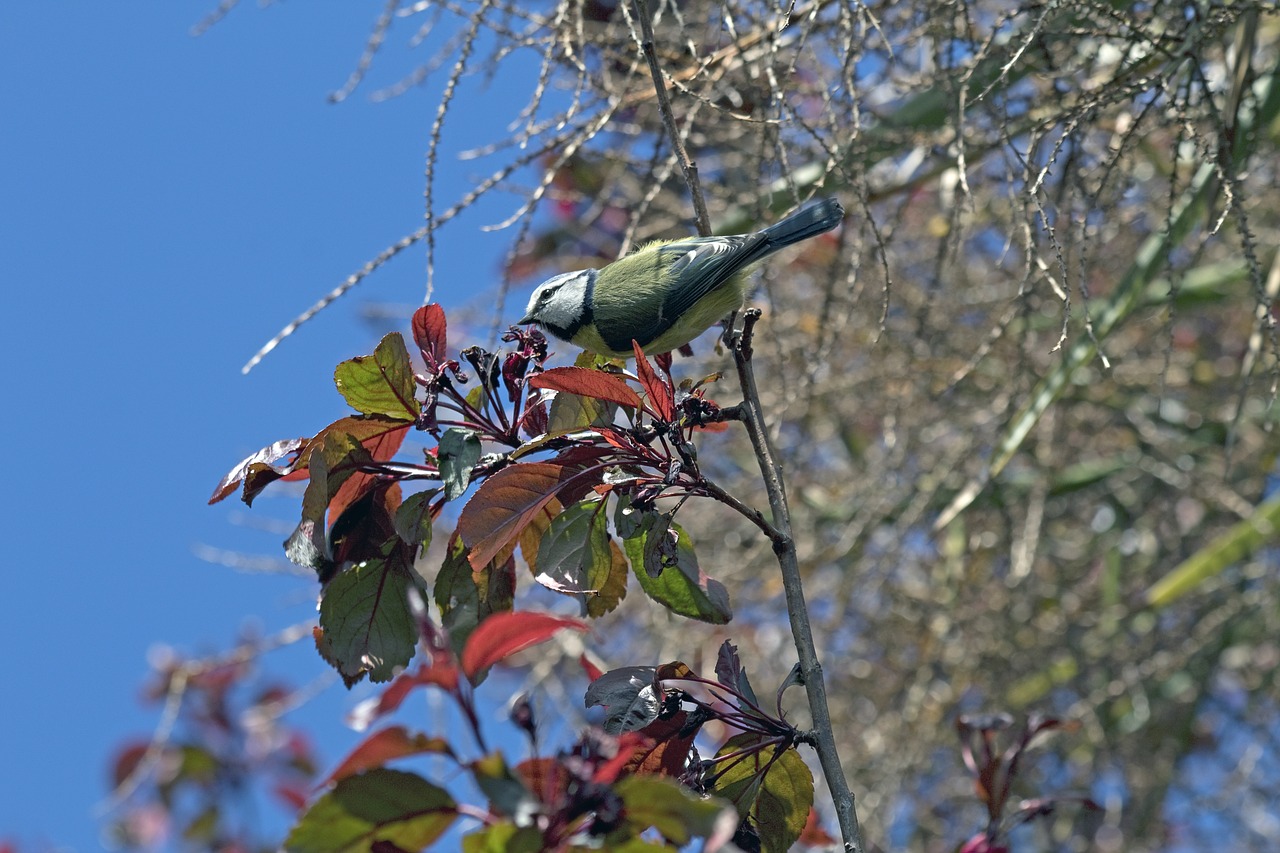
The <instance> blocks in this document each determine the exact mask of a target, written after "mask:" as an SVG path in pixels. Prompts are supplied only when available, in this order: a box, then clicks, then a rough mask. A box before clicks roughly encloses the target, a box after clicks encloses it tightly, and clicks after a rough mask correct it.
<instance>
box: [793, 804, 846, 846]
mask: <svg viewBox="0 0 1280 853" xmlns="http://www.w3.org/2000/svg"><path fill="white" fill-rule="evenodd" d="M796 840H797V841H798V842H800V843H801V844H804V845H807V846H809V847H821V848H823V849H826V848H828V847H831V846H832V845H834V844H835V843H836V842H837V841H839V840H840V839H838V838H834V837H832V835H831V833H829V832H827V831H826V830H825V829H823V828H822V821H821V820H820V819H819V818H818V810H817V809H815V808H814V807H813V806H810V807H809V817H808V819H807V820H806V821H805V822H804V829H803V830H801V831H800V837H799V838H798V839H796Z"/></svg>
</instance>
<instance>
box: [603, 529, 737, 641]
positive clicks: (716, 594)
mask: <svg viewBox="0 0 1280 853" xmlns="http://www.w3.org/2000/svg"><path fill="white" fill-rule="evenodd" d="M669 530H670V531H672V532H674V533H675V535H676V540H675V549H674V556H675V562H674V563H673V564H672V565H670V566H667V567H666V568H665V569H664V571H663V572H662V574H660V575H659V576H658V577H656V578H655V577H650V576H649V573H648V572H647V571H645V568H644V566H645V560H646V550H648V551H649V552H650V554H652V553H654V552H655V551H656V549H654V548H652V547H651V545H650V543H648V542H647V540H648V539H649V537H650V535H651V534H652V535H663V536H666V535H667V530H665V529H664V530H662V531H661V532H660V534H653V532H652V531H646V532H644V533H642V534H638V535H636V536H633V537H631V538H630V539H627V540H626V541H624V542H623V547H624V548H625V549H626V552H627V559H628V560H630V561H631V569H632V571H633V572H634V573H635V576H636V578H637V579H638V580H639V581H640V586H641V588H643V589H644V591H645V593H646V594H647V595H648V596H649V597H650V598H652V599H653V600H654V601H657V602H658V603H660V604H662V605H663V606H665V607H666V608H668V609H669V610H671V611H672V612H674V613H678V614H680V615H681V616H688V617H689V618H691V619H699V620H701V621H703V622H710V623H712V624H713V625H723V624H725V623H727V622H728V621H729V620H730V619H732V618H733V609H732V607H730V605H729V593H728V591H726V590H725V588H724V585H723V584H722V583H720V582H719V581H717V580H715V579H714V578H710V577H708V576H707V575H705V574H703V573H702V570H701V569H700V568H699V567H698V558H697V557H696V556H695V555H694V553H693V543H692V542H691V541H690V539H689V535H688V534H687V533H685V532H684V530H683V529H682V528H681V527H680V525H678V524H676V523H674V522H672V523H671V524H670V526H669Z"/></svg>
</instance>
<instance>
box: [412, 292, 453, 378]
mask: <svg viewBox="0 0 1280 853" xmlns="http://www.w3.org/2000/svg"><path fill="white" fill-rule="evenodd" d="M410 325H411V327H412V329H413V341H414V343H416V344H417V345H418V349H420V350H421V351H422V357H423V358H424V359H426V360H427V363H428V365H427V366H428V367H432V368H434V367H437V366H439V365H443V364H444V363H445V361H447V359H448V336H447V335H446V330H447V324H446V322H445V316H444V309H443V308H441V307H440V306H439V305H437V304H435V303H434V302H433V303H431V304H430V305H423V306H422V307H421V308H419V309H418V310H417V311H414V312H413V320H412V322H411V323H410Z"/></svg>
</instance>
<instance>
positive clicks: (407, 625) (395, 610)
mask: <svg viewBox="0 0 1280 853" xmlns="http://www.w3.org/2000/svg"><path fill="white" fill-rule="evenodd" d="M407 550H408V549H406V548H405V547H404V546H403V545H402V544H401V543H400V541H399V539H392V540H391V541H389V542H387V543H386V544H385V545H383V548H382V553H383V556H382V558H380V559H375V560H365V561H364V562H361V563H357V564H356V565H354V566H352V567H351V568H349V569H347V570H345V571H343V572H339V573H338V574H337V575H335V576H334V578H333V580H331V581H329V585H328V586H326V587H325V589H324V593H323V597H322V598H321V599H320V627H321V628H322V629H323V630H324V639H325V643H326V648H325V651H326V653H327V656H328V657H329V661H330V663H332V664H333V665H334V667H336V668H337V670H338V672H339V673H340V674H341V675H342V677H343V679H344V680H345V681H347V682H348V684H350V683H354V682H355V681H358V680H359V679H360V678H361V676H362V675H363V674H364V673H366V672H367V673H369V678H370V680H372V681H390V680H391V678H392V677H393V676H394V675H395V670H396V668H397V667H402V666H405V665H407V664H408V663H409V661H410V659H412V658H413V651H414V647H415V645H416V644H417V641H418V628H417V623H416V622H415V621H414V619H413V615H412V614H411V613H410V612H409V597H408V596H409V587H410V586H412V585H414V584H415V583H416V581H415V578H416V577H417V575H415V574H414V573H413V571H412V569H411V567H410V566H409V558H408V557H407V556H406V551H407Z"/></svg>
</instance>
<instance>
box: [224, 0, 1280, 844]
mask: <svg viewBox="0 0 1280 853" xmlns="http://www.w3.org/2000/svg"><path fill="white" fill-rule="evenodd" d="M225 11H226V9H223V10H220V13H221V12H225ZM1275 12H1276V7H1275V4H1274V2H1269V0H1254V1H1253V2H1246V0H1241V2H1222V3H1209V2H1192V3H1186V2H1182V3H1170V2H1152V3H1128V2H1102V0H1095V2H1037V3H1031V2H1028V3H1010V2H982V0H977V1H976V2H959V3H936V2H922V1H921V0H916V2H908V3H878V2H870V3H860V2H849V0H812V2H790V3H788V2H778V3H756V2H739V0H728V1H727V2H722V3H706V2H701V0H687V2H679V0H647V2H640V1H638V2H635V3H628V2H611V0H581V2H569V0H564V1H563V2H559V3H555V2H547V3H527V2H496V0H495V2H485V0H481V2H461V0H450V2H417V3H409V2H400V0H390V2H389V3H388V4H387V5H386V8H385V10H384V12H383V14H382V15H381V16H380V17H379V18H378V20H377V21H376V23H375V24H374V29H373V32H372V34H371V35H370V37H369V39H368V44H367V49H366V53H365V55H364V56H363V57H362V58H361V59H360V60H359V61H358V63H357V64H356V68H355V71H354V72H353V74H352V77H351V79H350V80H349V81H348V82H347V83H346V84H345V85H344V86H343V87H342V88H341V89H340V90H339V91H338V92H336V93H335V94H334V98H335V99H337V100H341V99H343V98H346V97H348V96H353V95H354V94H356V93H360V92H362V91H364V90H368V91H371V92H373V97H375V98H388V97H393V96H406V97H410V96H412V94H413V92H414V91H415V89H416V87H418V86H419V84H421V83H422V82H423V81H424V80H428V79H443V80H445V85H444V88H443V92H444V94H443V97H442V99H441V100H440V101H439V103H438V105H436V107H435V109H434V112H429V113H428V115H427V118H425V119H424V123H426V124H427V131H426V132H425V133H424V139H425V140H427V141H426V143H425V146H424V147H425V181H424V192H425V201H424V209H425V221H424V223H423V224H422V226H421V228H420V229H417V230H416V231H414V232H413V233H410V234H408V235H407V236H406V237H404V238H403V239H402V240H400V241H399V242H397V243H394V244H393V245H391V246H390V247H389V248H388V250H387V251H386V252H385V253H384V254H383V255H382V256H380V257H379V258H376V259H374V260H372V261H371V262H370V265H369V266H368V267H367V268H366V270H365V271H364V272H362V273H361V274H358V275H357V276H353V277H352V279H350V280H349V281H348V282H347V283H346V284H344V285H343V286H342V287H340V288H339V292H341V291H345V289H346V288H348V287H349V286H351V285H352V284H354V283H356V282H357V281H359V280H360V279H361V278H363V276H364V275H365V274H367V273H369V272H372V271H373V270H375V269H376V268H377V267H379V266H381V264H382V263H384V262H385V261H386V260H388V259H389V258H390V257H392V256H394V255H395V254H397V253H399V252H400V251H403V250H404V249H407V248H408V247H410V246H418V245H420V246H424V247H425V249H426V251H427V252H428V253H429V255H434V253H437V252H441V251H444V249H443V248H442V247H441V244H440V243H438V242H436V235H437V234H438V233H440V232H441V229H445V228H447V227H448V225H449V223H450V221H451V220H452V219H453V218H454V217H455V216H456V215H457V213H458V212H459V211H461V210H463V209H465V208H466V207H467V206H469V205H471V204H472V203H473V202H474V201H475V200H476V199H477V198H478V197H480V196H482V195H484V194H487V193H502V194H507V195H508V196H509V197H510V198H512V199H513V200H514V201H513V202H512V204H511V213H510V218H509V219H508V220H507V221H506V222H503V223H501V224H502V225H504V226H511V228H512V231H511V233H512V241H511V247H512V248H511V254H510V257H509V258H508V259H507V263H506V264H505V270H506V272H507V274H508V281H507V282H506V283H505V284H501V285H499V283H497V282H495V284H494V287H495V290H498V291H500V293H501V297H500V304H502V302H505V300H506V296H507V290H508V289H509V288H511V287H514V286H515V285H516V284H521V285H523V284H527V283H528V282H529V280H530V279H531V278H537V277H538V275H539V274H546V275H550V274H552V273H554V272H558V271H560V270H564V269H574V268H578V267H583V266H599V265H601V264H603V263H606V262H608V261H611V260H613V259H615V258H617V257H618V256H619V255H620V254H623V253H626V252H627V251H629V250H631V249H632V248H633V247H635V246H637V245H639V244H642V243H644V242H645V241H647V240H650V239H653V238H656V237H672V236H685V235H688V234H690V233H692V232H693V231H694V230H695V228H696V223H697V221H698V219H699V218H700V216H699V210H698V207H699V202H698V201H697V200H699V199H700V200H703V201H702V203H704V204H705V210H706V215H707V217H708V221H709V224H710V226H711V227H712V228H713V229H714V230H715V231H717V232H719V233H735V232H740V231H744V230H748V229H749V228H750V227H751V226H753V225H754V224H756V223H767V222H771V221H775V220H776V219H777V218H778V217H779V216H780V215H781V214H782V213H783V212H785V211H787V210H790V209H792V208H794V207H795V206H796V205H798V204H799V203H801V202H803V201H805V200H807V199H809V198H811V197H813V196H815V195H835V196H837V197H839V198H840V200H841V201H842V202H843V204H844V207H845V209H846V210H847V211H848V212H849V215H848V217H847V219H846V221H845V225H844V228H843V229H842V230H841V232H840V234H839V237H838V238H832V239H829V240H821V241H819V240H815V241H812V245H811V246H810V247H809V249H808V250H807V251H806V252H805V253H804V254H803V255H799V254H796V253H792V254H789V255H782V256H779V259H778V260H777V261H775V262H773V263H771V265H770V266H769V267H768V269H767V270H766V271H765V273H764V275H763V276H762V279H761V288H760V292H759V296H758V299H757V302H758V303H760V304H763V305H764V306H766V314H765V318H764V320H763V321H762V322H761V323H760V325H759V327H758V328H757V329H756V346H757V349H758V351H759V356H760V358H761V359H762V363H761V364H759V366H758V371H759V373H760V375H761V379H760V384H761V392H762V394H763V395H764V398H765V399H764V400H763V403H764V406H763V408H764V411H765V413H766V415H767V416H768V417H769V418H770V419H771V424H770V426H771V428H772V429H773V430H774V434H775V436H776V437H777V445H778V451H779V453H780V455H781V462H782V466H783V468H784V469H785V470H786V473H787V478H788V482H789V483H790V484H791V492H792V515H793V518H792V523H793V526H794V535H795V540H796V542H797V543H798V547H799V557H800V562H801V567H802V570H803V571H804V573H805V575H806V584H808V590H809V598H810V603H811V605H812V607H813V609H814V615H815V619H816V620H817V624H816V627H817V635H818V643H819V646H820V651H821V653H822V657H823V660H824V661H826V662H827V663H826V676H827V680H828V687H829V690H830V693H831V699H832V702H833V712H834V713H835V715H836V717H837V722H836V724H835V731H836V734H837V739H838V740H839V741H840V748H841V755H842V757H843V758H844V760H845V762H846V765H847V767H846V770H847V774H848V777H849V779H850V783H851V786H852V787H853V788H854V790H855V793H856V794H857V795H858V802H859V816H860V818H861V819H862V821H863V824H864V827H865V832H866V835H867V837H868V838H869V839H883V841H882V843H883V845H884V846H885V847H886V848H892V849H918V850H942V849H946V848H945V847H944V844H945V842H946V840H947V839H950V840H951V841H952V842H954V839H956V838H958V837H963V836H962V834H961V833H962V828H963V827H966V826H973V825H974V823H975V821H976V820H978V819H979V817H980V813H979V812H978V811H975V810H974V809H975V807H974V806H973V804H972V802H971V801H970V800H969V798H968V797H969V788H968V786H967V785H968V783H966V782H965V781H964V780H963V777H962V775H961V773H960V766H959V761H958V759H957V758H956V750H955V733H954V727H953V720H954V718H955V716H956V714H957V713H959V712H965V711H978V710H984V709H1000V710H1005V711H1009V712H1012V713H1015V714H1022V713H1025V712H1027V711H1030V710H1032V709H1043V710H1046V711H1050V712H1052V713H1054V714H1056V715H1058V716H1061V717H1063V718H1067V719H1071V720H1075V721H1078V722H1079V723H1080V724H1081V729H1080V731H1079V732H1078V733H1077V734H1075V735H1074V736H1072V737H1069V738H1061V739H1060V740H1059V741H1057V742H1056V743H1055V746H1056V751H1054V752H1053V755H1052V758H1051V759H1049V760H1046V761H1044V762H1042V764H1041V766H1039V767H1038V769H1037V773H1036V774H1034V776H1033V778H1030V779H1028V780H1025V781H1026V784H1027V786H1028V792H1035V791H1037V790H1044V789H1046V788H1051V789H1053V790H1059V791H1078V792H1082V793H1085V794H1088V795H1090V796H1093V797H1094V798H1095V799H1097V800H1098V801H1099V802H1100V803H1101V804H1102V805H1103V806H1104V811H1103V813H1102V815H1101V816H1100V817H1099V816H1096V815H1095V816H1081V815H1079V814H1074V813H1073V814H1064V815H1061V816H1057V817H1055V818H1054V821H1051V822H1050V823H1049V824H1048V825H1047V826H1048V828H1047V829H1046V830H1044V832H1045V833H1046V835H1045V839H1046V840H1045V841H1044V843H1043V846H1041V847H1040V848H1039V849H1051V848H1052V847H1053V845H1055V844H1056V845H1058V846H1059V847H1060V849H1082V847H1081V846H1080V845H1082V844H1084V843H1085V842H1084V841H1083V839H1085V838H1088V839H1091V841H1092V843H1094V844H1095V845H1096V846H1097V849H1102V850H1128V851H1136V850H1163V849H1205V848H1206V847H1207V846H1208V845H1209V844H1210V843H1212V846H1213V847H1214V848H1215V849H1232V850H1271V849H1275V848H1276V846H1277V843H1278V842H1280V824H1277V823H1276V820H1275V817H1274V807H1273V806H1272V805H1269V804H1274V802H1276V801H1277V797H1278V796H1280V792H1278V791H1277V788H1278V787H1280V765H1277V763H1276V756H1277V755H1280V750H1278V749H1277V748H1276V743H1275V739H1276V735H1277V731H1278V728H1277V714H1278V712H1280V706H1278V704H1277V700H1278V699H1280V691H1278V689H1277V684H1276V676H1275V673H1276V670H1277V663H1278V662H1280V643H1278V642H1277V639H1276V638H1277V637H1280V608H1278V607H1277V604H1278V603H1280V600H1278V596H1277V593H1278V591H1280V590H1278V588H1277V585H1278V579H1277V557H1276V551H1275V546H1274V543H1275V533H1274V531H1275V529H1276V525H1277V524H1280V501H1278V500H1277V498H1276V497H1275V494H1276V492H1275V486H1276V476H1277V474H1278V473H1280V472H1278V470H1277V467H1276V465H1277V459H1276V456H1277V450H1278V449H1280V442H1278V441H1277V439H1276V436H1275V426H1276V421H1277V407H1276V395H1277V383H1278V381H1280V343H1278V339H1277V331H1276V304H1275V300H1276V295H1277V291H1280V255H1277V252H1276V246H1277V245H1280V175H1278V174H1277V172H1278V169H1280V154H1278V151H1277V148H1278V146H1277V143H1278V142H1280V16H1277V15H1276V14H1275ZM648 31H651V33H652V37H651V38H650V37H649V36H648V35H647V32H648ZM427 44H429V45H431V46H432V48H431V49H432V50H433V51H434V53H433V54H432V55H429V56H425V57H424V56H422V55H421V54H422V53H423V52H424V50H425V49H424V48H423V45H427ZM406 57H408V58H407V59H406ZM406 61H407V62H411V63H412V64H413V65H414V66H415V68H414V70H413V71H412V72H411V73H409V74H408V75H407V76H404V77H402V78H399V79H397V78H396V76H395V74H391V73H390V69H391V68H392V67H399V66H403V65H404V64H405V62H406ZM508 66H510V67H508ZM530 69H532V70H533V73H529V70H530ZM398 73H399V72H396V74H398ZM383 76H387V77H388V79H384V80H381V79H380V77H383ZM484 81H489V82H491V83H492V85H503V86H511V85H525V86H527V88H528V98H527V105H526V107H525V109H524V111H523V112H522V113H521V114H519V115H513V116H511V117H510V118H511V128H512V132H511V135H510V136H509V137H507V138H502V139H495V140H492V141H491V144H489V145H488V146H486V147H485V148H483V149H481V150H477V151H475V152H473V155H472V159H471V161H470V163H469V166H468V168H472V169H476V168H480V171H482V172H483V173H484V174H488V175H489V177H487V178H484V179H483V180H480V181H478V182H477V183H476V184H475V186H474V187H473V189H472V190H471V192H469V193H468V194H466V195H465V196H464V197H462V198H457V199H442V198H440V197H439V196H438V194H437V191H436V176H437V175H438V174H439V173H440V171H441V170H442V169H444V168H453V164H446V163H445V162H444V161H443V159H442V157H441V155H440V154H439V151H440V141H441V139H443V138H445V136H446V135H447V134H448V133H449V132H450V128H451V127H452V126H453V123H454V122H455V120H456V119H457V118H458V116H459V114H460V113H465V112H466V111H468V110H480V109H484V105H483V102H482V101H478V100H476V98H475V95H474V94H473V91H474V90H471V89H468V88H467V87H470V86H476V87H477V90H478V86H479V84H480V83H481V82H484ZM658 84H660V85H658ZM464 90H465V91H464ZM663 92H665V95H663V94H661V93H663ZM668 109H669V112H667V110H668ZM664 113H666V115H664ZM673 137H674V138H676V139H678V140H679V145H675V144H673V143H672V140H673ZM477 164H482V167H477ZM522 294H523V291H522ZM327 301H329V298H328V297H327V298H326V302H327ZM517 301H522V299H520V298H517ZM508 313H509V312H508ZM495 322H496V320H495ZM703 340H704V341H706V340H708V339H706V338H704V339H703ZM701 347H702V355H706V349H707V345H706V344H705V343H704V344H701ZM711 360H714V358H713V359H711ZM690 372H691V373H694V374H697V375H701V373H700V372H698V371H696V370H694V371H690ZM702 372H707V371H702ZM716 447H717V452H718V453H719V456H720V461H718V462H717V463H715V464H716V465H717V466H718V467H719V468H720V469H722V470H721V471H720V474H721V476H722V477H723V478H724V479H725V481H726V482H731V481H733V479H734V477H735V472H736V470H737V469H736V467H735V466H741V468H742V471H743V473H744V477H746V478H748V479H743V480H740V481H738V482H739V483H750V482H751V480H750V479H749V476H750V473H751V467H752V464H753V460H752V458H751V457H750V456H749V454H748V452H747V449H746V447H745V443H739V442H735V441H733V440H725V441H724V442H722V443H721V444H719V445H716ZM751 488H752V487H751V486H742V487H741V489H742V491H740V493H742V494H748V495H750V494H752V492H751V491H750V489H751ZM755 488H757V490H758V486H757V487H755ZM755 497H756V500H757V501H758V502H763V498H762V497H760V496H759V495H756V496H755ZM697 512H698V511H696V510H695V511H692V512H691V515H690V518H689V519H688V520H687V522H686V526H687V527H689V528H691V529H696V530H697V531H698V534H699V548H700V552H701V553H702V554H703V560H704V562H705V563H706V564H707V566H708V571H709V572H710V573H712V574H714V575H715V576H716V577H717V578H719V579H720V580H722V581H723V582H724V583H725V584H726V586H728V587H729V588H731V589H733V590H734V596H735V613H736V614H737V615H736V617H735V620H734V622H733V623H732V624H731V625H730V626H727V627H726V628H723V629H710V628H708V629H707V631H706V633H705V636H698V635H696V634H695V633H692V632H688V631H683V630H682V631H679V632H672V631H670V630H662V629H661V627H660V624H659V625H655V624H653V623H654V622H657V623H661V622H662V621H663V620H665V618H666V617H665V615H664V614H658V613H654V612H652V611H651V610H648V609H646V608H645V607H644V602H643V601H642V600H639V598H640V597H639V596H636V597H633V598H632V599H628V600H627V601H626V602H624V604H623V605H622V607H621V608H620V610H619V613H623V614H626V616H627V620H628V621H627V624H626V625H625V626H621V625H618V627H616V628H615V629H613V630H612V632H611V633H612V635H613V636H614V638H615V639H616V642H617V643H618V648H619V649H621V648H625V649H626V650H627V656H628V657H629V658H630V659H638V658H641V657H644V656H645V654H646V652H647V653H648V654H650V655H651V656H652V659H653V660H669V659H674V658H679V659H683V660H690V661H692V660H693V659H694V658H695V657H696V656H697V655H698V649H701V650H702V651H703V652H704V653H705V654H706V655H707V656H708V657H710V658H712V659H713V658H714V649H715V648H716V646H718V645H719V644H720V642H721V641H722V640H724V639H725V638H726V637H730V636H731V637H732V638H733V640H734V642H735V643H738V644H739V645H740V646H741V647H743V650H744V657H746V656H747V654H748V653H750V654H751V657H752V658H753V659H755V660H759V661H761V662H769V661H776V662H777V667H778V671H775V672H771V673H767V674H766V673H761V674H759V675H758V676H756V677H757V678H758V679H759V680H760V682H761V683H768V682H769V681H770V679H772V680H773V682H774V683H776V682H778V681H780V680H781V679H782V678H784V677H785V675H786V670H787V668H788V667H789V662H790V657H789V653H787V654H783V653H782V652H783V651H784V650H785V649H786V642H785V637H783V636H782V635H781V634H780V632H779V629H778V627H777V624H776V614H777V612H778V602H779V601H780V597H781V588H780V584H779V581H778V580H777V579H776V577H775V575H776V566H773V564H772V554H771V552H770V545H769V543H768V542H767V541H763V540H762V539H760V538H759V537H758V536H756V535H755V534H754V532H753V531H752V530H750V529H749V527H748V526H747V525H745V524H738V525H735V524H734V523H732V522H726V520H725V519H724V518H723V517H722V516H720V515H714V517H713V514H712V513H713V511H712V510H708V511H707V512H706V513H705V514H700V515H696V516H695V513H697ZM695 517H696V518H697V519H698V523H695V521H694V518H695ZM1268 546H1269V547H1268ZM615 618H616V617H615ZM615 624H617V623H615ZM695 644H696V645H695ZM566 701H570V700H566ZM1037 785H1039V787H1036V786H1037ZM1206 815H1207V816H1210V817H1205V816H1206ZM1202 833H1203V834H1205V835H1201V834H1202ZM1210 838H1211V839H1212V842H1210V840H1209V839H1210ZM1178 845H1182V846H1178Z"/></svg>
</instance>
